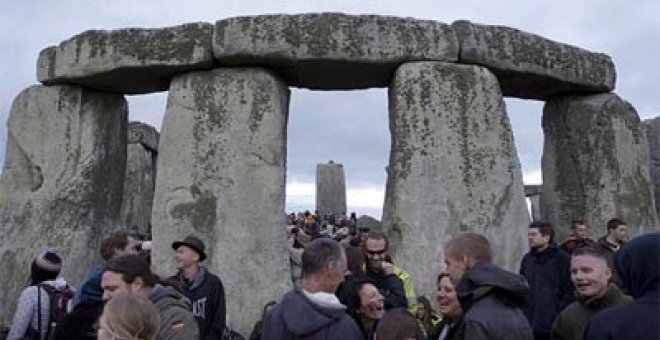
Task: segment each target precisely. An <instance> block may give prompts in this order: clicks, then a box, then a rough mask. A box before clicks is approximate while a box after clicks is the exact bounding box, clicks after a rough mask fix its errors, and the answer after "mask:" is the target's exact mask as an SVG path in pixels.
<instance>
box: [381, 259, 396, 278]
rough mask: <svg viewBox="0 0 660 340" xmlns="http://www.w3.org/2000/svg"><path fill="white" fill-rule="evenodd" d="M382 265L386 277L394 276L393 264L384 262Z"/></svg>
mask: <svg viewBox="0 0 660 340" xmlns="http://www.w3.org/2000/svg"><path fill="white" fill-rule="evenodd" d="M381 263H382V268H383V274H385V275H392V274H394V265H393V264H391V263H389V262H386V261H382V262H381Z"/></svg>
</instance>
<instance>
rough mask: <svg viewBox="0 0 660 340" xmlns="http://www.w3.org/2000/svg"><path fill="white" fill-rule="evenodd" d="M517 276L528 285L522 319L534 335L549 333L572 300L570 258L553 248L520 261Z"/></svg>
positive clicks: (555, 247) (532, 254) (527, 256)
mask: <svg viewBox="0 0 660 340" xmlns="http://www.w3.org/2000/svg"><path fill="white" fill-rule="evenodd" d="M520 275H522V276H524V277H525V278H526V279H527V283H528V284H529V304H528V305H527V308H526V309H525V315H526V316H527V319H528V320H529V323H530V324H531V325H532V330H533V331H534V332H543V333H549V332H550V329H551V328H552V322H553V321H554V319H555V317H557V314H559V312H561V310H562V309H564V308H565V307H566V306H568V305H569V304H570V303H571V302H573V300H575V295H574V292H575V287H573V282H572V281H571V258H570V257H569V256H568V254H566V253H565V252H564V251H562V250H560V249H559V248H558V247H557V246H556V245H554V244H550V245H549V246H548V248H546V249H545V250H543V251H541V252H537V251H534V250H532V251H530V252H529V253H527V254H525V256H524V257H523V260H522V263H521V265H520Z"/></svg>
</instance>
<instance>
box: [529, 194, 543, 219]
mask: <svg viewBox="0 0 660 340" xmlns="http://www.w3.org/2000/svg"><path fill="white" fill-rule="evenodd" d="M528 198H529V203H530V208H531V213H532V220H533V221H541V220H543V213H542V212H541V195H540V194H539V195H532V196H529V197H528Z"/></svg>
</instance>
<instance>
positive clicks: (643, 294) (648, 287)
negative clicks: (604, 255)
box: [585, 233, 660, 340]
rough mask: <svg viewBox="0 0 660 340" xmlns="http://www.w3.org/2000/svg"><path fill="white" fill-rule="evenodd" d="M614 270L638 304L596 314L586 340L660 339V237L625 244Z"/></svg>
mask: <svg viewBox="0 0 660 340" xmlns="http://www.w3.org/2000/svg"><path fill="white" fill-rule="evenodd" d="M614 268H615V269H616V271H617V273H618V274H619V277H620V278H621V281H622V283H623V285H624V287H625V288H627V289H628V291H629V292H630V295H631V296H632V297H633V298H634V299H635V301H634V302H633V303H631V304H628V305H623V306H618V307H613V308H610V309H606V310H604V311H601V312H599V313H597V314H595V315H594V317H593V318H592V319H591V323H590V325H589V328H588V330H587V336H586V338H585V339H587V340H601V339H617V340H627V339H633V340H642V339H660V323H659V320H660V294H659V291H660V287H658V285H660V233H651V234H646V235H642V236H639V237H637V238H635V239H633V240H632V241H630V242H628V243H626V244H624V245H623V246H622V247H621V249H620V250H619V251H618V252H617V253H616V255H615V256H614Z"/></svg>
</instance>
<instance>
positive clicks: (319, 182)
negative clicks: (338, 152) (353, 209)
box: [316, 161, 346, 216]
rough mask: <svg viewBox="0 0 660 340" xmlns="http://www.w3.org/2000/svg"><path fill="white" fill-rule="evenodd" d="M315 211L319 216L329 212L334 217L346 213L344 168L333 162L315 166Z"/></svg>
mask: <svg viewBox="0 0 660 340" xmlns="http://www.w3.org/2000/svg"><path fill="white" fill-rule="evenodd" d="M316 210H318V211H319V213H320V214H321V216H323V215H325V214H326V213H327V212H328V211H331V212H332V213H333V214H335V216H338V215H339V214H340V213H342V212H346V179H345V178H344V166H343V165H342V164H336V163H334V162H333V161H330V162H328V164H317V165H316Z"/></svg>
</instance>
